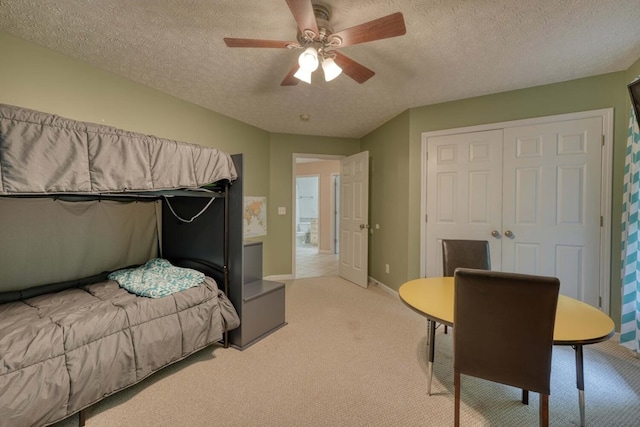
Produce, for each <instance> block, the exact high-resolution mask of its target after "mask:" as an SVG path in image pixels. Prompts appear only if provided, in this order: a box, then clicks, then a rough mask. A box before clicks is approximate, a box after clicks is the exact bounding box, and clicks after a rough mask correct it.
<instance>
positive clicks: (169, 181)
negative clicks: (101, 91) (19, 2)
mask: <svg viewBox="0 0 640 427" xmlns="http://www.w3.org/2000/svg"><path fill="white" fill-rule="evenodd" d="M234 158H235V161H234ZM236 163H238V164H239V165H240V166H241V164H242V158H241V156H239V157H238V156H234V157H233V158H232V156H231V155H229V154H227V153H224V152H221V151H219V150H217V149H214V148H207V147H202V146H199V145H194V144H187V143H183V142H178V141H172V140H168V139H163V138H158V137H154V136H150V135H143V134H140V133H135V132H129V131H124V130H121V129H116V128H113V127H109V126H104V125H99V124H93V123H86V122H80V121H75V120H71V119H67V118H63V117H59V116H56V115H52V114H48V113H43V112H38V111H33V110H29V109H24V108H20V107H15V106H10V105H3V104H0V235H1V236H2V237H1V238H0V427H4V426H23V425H24V426H31V425H49V424H52V423H55V422H57V421H60V420H62V419H64V418H67V417H69V416H71V415H73V414H76V413H79V423H80V425H84V422H85V417H86V408H88V407H89V406H91V405H93V404H94V403H96V402H98V401H99V400H101V399H103V398H104V397H106V396H109V395H111V394H113V393H116V392H118V391H120V390H122V389H124V388H127V387H129V386H131V385H133V384H136V383H138V382H140V381H141V380H143V379H144V378H146V377H148V376H149V375H151V374H153V373H154V372H156V371H158V370H160V369H162V368H163V367H165V366H167V365H169V364H171V363H174V362H176V361H178V360H181V359H183V358H185V357H187V356H189V355H190V354H193V353H194V352H196V351H199V350H201V349H203V348H205V347H207V346H210V345H212V344H218V345H222V346H224V347H228V345H229V340H228V331H230V330H232V329H234V328H237V327H238V326H239V322H240V320H239V317H238V315H237V312H236V310H235V309H234V306H233V304H232V303H231V301H230V299H229V298H228V297H227V294H228V289H229V275H230V271H229V265H234V263H235V264H237V261H233V260H232V259H230V252H233V251H230V250H229V240H230V233H229V223H230V219H229V217H230V213H229V200H238V196H237V195H234V194H233V186H234V184H235V183H236V182H238V181H240V179H239V177H238V173H237V168H236ZM240 190H241V187H240ZM240 199H241V196H240ZM236 204H237V203H236ZM234 221H235V220H234ZM231 222H233V221H231ZM189 239H191V240H189Z"/></svg>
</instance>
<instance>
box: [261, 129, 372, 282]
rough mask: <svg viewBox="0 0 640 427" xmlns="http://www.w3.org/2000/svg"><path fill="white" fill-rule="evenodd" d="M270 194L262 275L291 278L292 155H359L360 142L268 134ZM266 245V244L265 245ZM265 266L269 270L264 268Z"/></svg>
mask: <svg viewBox="0 0 640 427" xmlns="http://www.w3.org/2000/svg"><path fill="white" fill-rule="evenodd" d="M270 142H271V144H270V145H271V156H270V162H271V167H270V179H269V183H270V191H269V198H268V200H267V209H268V211H269V213H268V220H267V221H268V222H267V228H268V230H269V231H268V236H267V239H268V242H269V247H272V248H277V250H269V251H267V250H265V252H264V254H263V257H264V260H265V271H264V274H265V275H267V276H268V275H283V274H291V273H292V271H291V267H292V265H291V259H292V252H291V250H292V244H291V243H292V238H293V236H292V234H291V233H292V229H293V228H292V227H293V226H292V220H293V219H292V213H293V212H292V206H291V203H292V191H293V154H294V153H296V154H307V153H308V154H331V155H343V156H348V155H351V154H355V153H357V152H359V151H360V140H359V139H355V138H334V137H323V136H303V135H291V134H279V133H276V134H271V138H270ZM279 206H283V207H286V208H287V214H286V215H278V207H279ZM265 245H266V243H265ZM267 265H268V268H267V267H266V266H267Z"/></svg>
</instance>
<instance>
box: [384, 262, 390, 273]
mask: <svg viewBox="0 0 640 427" xmlns="http://www.w3.org/2000/svg"><path fill="white" fill-rule="evenodd" d="M384 272H385V273H387V274H389V264H385V265H384Z"/></svg>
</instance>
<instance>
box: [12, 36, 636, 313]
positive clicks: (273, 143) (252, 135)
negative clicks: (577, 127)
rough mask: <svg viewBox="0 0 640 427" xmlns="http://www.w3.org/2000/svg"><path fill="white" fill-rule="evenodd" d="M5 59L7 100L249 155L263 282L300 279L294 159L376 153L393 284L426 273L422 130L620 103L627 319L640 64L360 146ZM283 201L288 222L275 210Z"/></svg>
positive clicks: (474, 105) (22, 47)
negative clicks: (627, 194) (629, 181)
mask: <svg viewBox="0 0 640 427" xmlns="http://www.w3.org/2000/svg"><path fill="white" fill-rule="evenodd" d="M0 52H2V54H1V58H2V67H0V102H2V103H6V104H13V105H18V106H21V107H25V108H32V109H36V110H40V111H46V112H50V113H55V114H59V115H61V116H64V117H69V118H73V119H77V120H83V121H90V122H96V123H104V124H108V125H111V126H115V127H119V128H122V129H126V130H131V131H136V132H142V133H146V134H152V135H157V136H161V137H165V138H170V139H176V140H180V141H186V142H192V143H196V144H201V145H205V146H213V147H216V148H220V149H222V150H225V151H228V152H230V153H244V156H245V193H246V194H247V195H255V196H262V195H264V196H267V197H268V210H269V212H268V235H267V236H266V237H265V238H264V239H263V240H264V242H265V259H264V274H265V275H282V274H290V273H291V250H292V247H291V242H292V238H291V191H292V154H293V153H312V154H337V155H350V154H354V153H356V152H358V151H361V150H369V151H370V153H371V164H370V166H371V177H370V184H371V192H370V199H371V206H370V223H371V224H373V225H375V224H379V225H380V229H378V230H376V229H374V233H373V235H371V239H370V255H369V261H370V275H371V276H372V277H374V278H375V279H377V280H379V281H380V282H382V283H384V284H386V285H388V286H390V287H391V288H393V289H398V288H399V286H400V285H401V284H402V283H403V282H404V281H406V280H408V279H412V278H415V277H418V276H419V272H420V259H419V253H420V221H421V218H420V187H421V182H420V180H421V176H420V175H421V164H420V156H421V134H422V132H426V131H433V130H441V129H448V128H457V127H463V126H472V125H478V124H485V123H495V122H503V121H509V120H517V119H523V118H530V117H537V116H547V115H553V114H562V113H569V112H576V111H585V110H594V109H601V108H609V107H613V108H614V110H615V118H614V133H615V134H614V164H613V175H614V178H613V184H612V186H613V205H612V222H613V229H612V236H613V237H612V273H611V315H612V317H613V318H614V320H616V322H617V321H618V320H617V319H618V318H619V312H620V303H619V301H620V277H619V276H620V271H619V268H618V266H619V265H620V255H619V251H618V250H619V247H620V225H619V221H618V219H619V218H620V214H621V212H620V206H621V188H622V177H623V172H622V171H623V167H624V164H623V163H624V150H625V144H626V127H627V121H628V113H629V108H630V105H631V104H630V102H629V99H628V93H627V90H626V85H627V84H628V82H630V81H631V80H632V79H633V78H634V77H635V76H637V75H638V74H640V60H638V61H636V62H635V63H634V64H633V65H632V66H631V67H630V68H629V69H628V70H626V71H622V72H618V73H611V74H605V75H601V76H595V77H589V78H585V79H578V80H572V81H568V82H563V83H557V84H552V85H546V86H540V87H535V88H528V89H522V90H516V91H511V92H505V93H499V94H493V95H487V96H482V97H476V98H470V99H464V100H460V101H454V102H448V103H443V104H437V105H429V106H424V107H419V108H413V109H410V110H407V111H405V112H404V113H402V114H400V115H398V116H396V117H395V118H393V119H392V120H390V121H389V122H387V123H385V124H383V125H381V126H380V127H379V128H377V129H376V130H374V131H372V132H371V133H369V134H368V135H366V136H365V137H364V138H362V139H361V140H358V139H353V138H330V137H316V136H304V135H286V134H270V133H268V132H266V131H264V130H261V129H258V128H256V127H253V126H250V125H248V124H245V123H242V122H240V121H237V120H234V119H231V118H229V117H226V116H224V115H221V114H218V113H215V112H213V111H210V110H208V109H205V108H202V107H199V106H196V105H194V104H191V103H188V102H185V101H181V100H179V99H177V98H175V97H172V96H170V95H167V94H164V93H162V92H159V91H157V90H154V89H151V88H149V87H146V86H144V85H140V84H137V83H134V82H132V81H130V80H127V79H125V78H122V77H119V76H116V75H115V74H112V73H109V72H106V71H102V70H99V69H97V68H95V67H92V66H90V65H88V64H86V63H84V62H82V61H79V60H75V59H72V58H70V57H66V56H63V55H60V54H58V53H56V52H53V51H51V50H48V49H45V48H42V47H40V46H37V45H35V44H32V43H29V42H26V41H24V40H22V39H18V38H15V37H13V36H10V35H8V34H6V33H2V32H0ZM194 84H197V83H194ZM278 206H284V207H286V208H287V215H284V216H279V215H277V207H278ZM385 264H389V266H390V273H389V274H386V273H384V265H385Z"/></svg>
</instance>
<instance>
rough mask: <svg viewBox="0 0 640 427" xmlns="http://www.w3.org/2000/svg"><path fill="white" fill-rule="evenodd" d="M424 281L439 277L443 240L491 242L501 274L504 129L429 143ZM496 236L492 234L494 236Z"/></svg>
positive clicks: (495, 266) (494, 264)
mask: <svg viewBox="0 0 640 427" xmlns="http://www.w3.org/2000/svg"><path fill="white" fill-rule="evenodd" d="M427 147H428V171H429V172H428V177H427V200H428V204H427V224H428V226H427V240H426V244H427V254H432V256H431V255H430V256H429V257H428V259H427V269H426V273H427V276H442V243H441V242H442V239H443V238H446V239H471V240H487V241H489V250H490V257H491V267H492V269H494V270H500V269H501V244H500V240H499V239H498V238H497V237H496V236H494V235H492V233H494V232H495V231H497V232H499V231H500V229H501V222H502V210H501V209H500V208H499V207H500V206H501V205H502V130H501V129H500V130H491V131H485V132H474V133H463V134H457V135H445V136H436V137H433V138H429V139H428V141H427ZM494 234H495V233H494Z"/></svg>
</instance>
